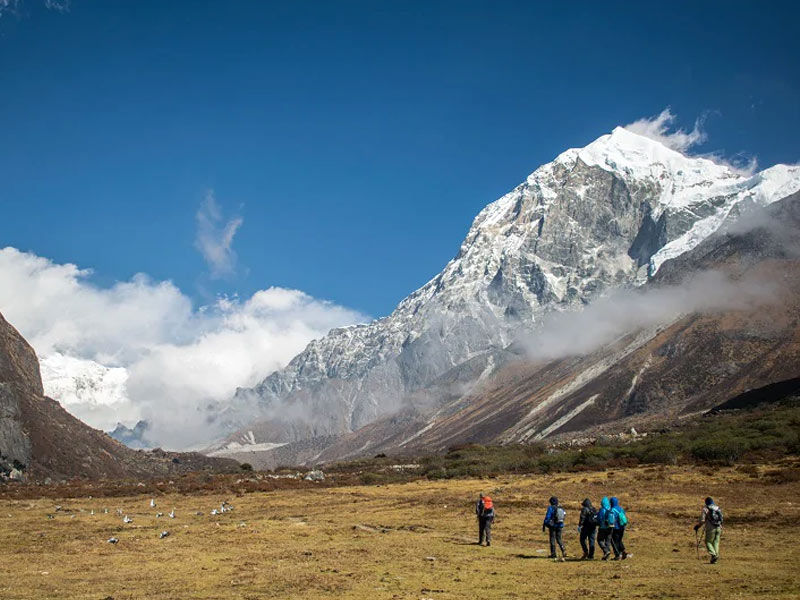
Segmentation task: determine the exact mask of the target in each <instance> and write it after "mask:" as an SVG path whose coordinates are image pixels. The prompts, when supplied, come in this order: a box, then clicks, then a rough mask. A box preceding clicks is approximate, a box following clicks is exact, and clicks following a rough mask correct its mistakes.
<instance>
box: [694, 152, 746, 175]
mask: <svg viewBox="0 0 800 600" xmlns="http://www.w3.org/2000/svg"><path fill="white" fill-rule="evenodd" d="M700 156H702V157H703V158H707V159H709V160H713V161H714V162H715V163H717V164H718V165H724V166H726V167H728V168H729V169H730V170H731V171H733V172H734V173H738V174H739V175H743V176H745V177H750V176H751V175H755V173H756V171H758V158H757V157H755V156H750V155H748V154H745V153H739V154H736V155H734V156H731V157H730V158H727V157H725V156H723V155H722V153H721V152H709V153H707V154H701V155H700Z"/></svg>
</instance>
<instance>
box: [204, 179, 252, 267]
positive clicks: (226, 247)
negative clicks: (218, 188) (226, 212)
mask: <svg viewBox="0 0 800 600" xmlns="http://www.w3.org/2000/svg"><path fill="white" fill-rule="evenodd" d="M195 218H196V220H197V235H196V236H195V241H194V246H195V248H197V250H198V251H199V252H200V254H202V255H203V258H204V259H205V261H206V264H207V265H208V267H209V269H210V270H211V277H212V278H215V279H216V278H219V277H226V276H229V275H233V273H234V272H235V270H236V253H235V252H234V251H233V238H234V236H235V235H236V232H237V231H238V230H239V227H241V225H242V223H243V222H244V219H242V217H240V216H234V217H232V218H230V219H228V220H227V221H225V219H224V217H223V215H222V209H221V207H220V206H219V204H218V203H217V201H216V199H215V198H214V192H213V190H212V191H209V192H208V193H207V194H206V197H205V199H204V200H203V202H202V203H201V204H200V208H199V209H198V211H197V214H196V215H195Z"/></svg>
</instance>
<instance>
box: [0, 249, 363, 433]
mask: <svg viewBox="0 0 800 600" xmlns="http://www.w3.org/2000/svg"><path fill="white" fill-rule="evenodd" d="M90 275H91V271H90V270H87V269H81V268H79V267H77V266H76V265H73V264H58V263H54V262H52V261H50V260H48V259H46V258H43V257H40V256H36V255H34V254H30V253H26V252H21V251H19V250H17V249H15V248H10V247H9V248H4V249H2V250H0V312H2V313H3V314H4V315H5V317H6V318H7V319H8V321H9V322H10V323H11V324H12V325H14V326H15V327H16V328H17V329H18V330H19V331H20V332H21V333H22V334H23V336H25V338H26V339H27V340H28V341H29V342H30V343H31V345H32V346H33V347H34V348H35V349H36V351H37V354H38V355H39V356H40V358H43V359H44V360H43V361H42V362H43V372H44V373H45V375H48V374H52V385H50V386H49V387H48V382H45V389H46V391H47V392H48V393H54V390H55V392H59V393H60V395H62V398H58V397H57V398H56V399H58V400H60V401H62V403H63V404H64V405H65V406H68V407H69V410H70V411H71V412H72V413H73V414H75V415H76V416H78V417H79V418H82V419H85V420H86V421H87V422H88V423H89V424H90V425H92V426H94V427H99V428H102V429H108V428H111V427H113V426H114V424H115V423H116V422H117V420H118V419H120V418H121V419H123V420H125V421H126V422H127V423H128V424H132V423H133V422H135V420H137V419H146V420H148V421H150V422H151V429H150V430H149V431H148V433H149V434H150V435H151V437H152V439H153V441H154V442H157V443H159V444H161V445H163V446H165V447H169V448H181V447H185V446H187V445H189V444H192V443H196V442H197V441H200V440H206V441H207V440H208V437H207V436H210V435H213V434H214V433H215V432H214V431H213V430H212V426H211V425H210V424H209V423H208V419H207V416H208V415H207V414H205V413H204V412H203V409H204V407H206V406H208V405H209V404H212V403H215V402H224V401H225V400H226V399H228V398H229V396H230V395H231V394H232V392H233V391H234V390H235V389H236V388H237V387H238V386H252V385H254V384H255V383H257V382H258V381H260V380H261V379H262V378H263V377H265V376H266V375H267V374H269V373H270V372H272V371H273V370H275V369H277V368H280V367H282V366H283V365H285V364H286V363H287V362H288V361H289V360H290V359H291V358H292V357H293V356H295V355H296V354H297V353H299V352H300V351H301V350H302V349H303V348H304V347H305V346H306V345H307V344H308V342H309V341H311V340H312V339H314V338H318V337H321V336H323V335H324V334H325V333H327V331H328V330H330V329H331V328H333V327H339V326H343V325H348V324H353V323H357V322H363V321H365V320H366V317H365V316H364V315H362V314H359V313H358V312H355V311H352V310H349V309H347V308H344V307H341V306H337V305H335V304H331V303H329V302H325V301H321V300H317V299H315V298H312V297H310V296H308V295H307V294H305V293H303V292H301V291H298V290H290V289H283V288H275V287H272V288H269V289H265V290H261V291H258V292H256V293H255V294H253V295H252V296H251V297H250V298H247V299H239V298H236V297H234V298H219V299H217V300H216V301H215V302H214V303H213V304H210V305H208V306H203V307H201V308H199V309H196V308H194V307H193V306H192V302H191V300H190V299H189V298H188V297H187V296H185V295H184V294H183V293H182V292H181V291H180V290H179V289H178V288H177V287H176V286H175V285H174V284H173V283H171V282H169V281H154V280H152V279H151V278H149V277H148V276H146V275H142V274H139V275H136V276H134V277H133V278H131V280H130V281H124V282H119V283H117V284H115V285H113V286H112V287H110V288H100V287H97V286H95V285H93V284H92V283H91V281H90V280H89V277H90ZM64 357H66V358H64ZM75 361H79V362H75ZM115 367H116V368H124V369H125V371H126V373H127V378H124V377H123V383H124V386H123V388H122V389H124V394H123V393H122V392H120V391H119V390H120V389H121V388H120V377H121V376H122V375H121V373H120V372H119V371H111V372H106V371H107V370H108V369H109V368H112V369H113V368H115ZM48 369H49V370H48ZM104 369H105V370H106V371H103V370H104ZM65 373H69V374H74V373H78V374H79V375H82V376H83V379H81V378H80V377H79V378H78V383H77V384H73V383H71V382H72V381H73V380H72V379H70V378H66V377H65V376H64V375H65ZM98 373H99V374H100V377H99V378H98ZM98 380H99V381H107V382H108V386H109V387H108V388H107V389H105V388H103V386H102V385H101V386H100V388H101V389H99V390H97V389H96V390H92V389H91V386H90V384H92V383H93V382H96V381H98ZM59 381H60V383H58V382H59ZM81 381H83V382H84V384H85V386H89V388H86V387H85V386H84V389H75V387H74V386H76V385H77V386H78V387H80V385H81V383H80V382H81ZM70 385H72V386H73V387H72V388H70ZM51 388H52V389H51ZM54 395H55V394H54Z"/></svg>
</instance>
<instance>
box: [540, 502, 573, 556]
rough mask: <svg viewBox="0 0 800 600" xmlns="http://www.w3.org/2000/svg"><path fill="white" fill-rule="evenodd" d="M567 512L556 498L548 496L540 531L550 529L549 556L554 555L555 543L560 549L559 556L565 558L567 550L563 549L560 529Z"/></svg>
mask: <svg viewBox="0 0 800 600" xmlns="http://www.w3.org/2000/svg"><path fill="white" fill-rule="evenodd" d="M566 516H567V512H566V511H565V510H564V509H563V508H561V505H560V504H559V503H558V498H556V497H555V496H552V497H551V498H550V506H548V507H547V512H546V513H545V515H544V521H543V522H542V531H544V530H545V528H546V529H548V530H549V531H550V558H557V557H556V544H558V547H559V548H560V549H561V558H562V560H563V559H566V558H567V551H566V550H565V549H564V541H563V540H562V538H561V531H562V530H563V529H564V519H565V518H566Z"/></svg>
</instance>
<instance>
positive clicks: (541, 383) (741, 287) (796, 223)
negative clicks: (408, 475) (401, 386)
mask: <svg viewBox="0 0 800 600" xmlns="http://www.w3.org/2000/svg"><path fill="white" fill-rule="evenodd" d="M753 219H757V220H755V221H754V222H752V223H751V225H747V226H746V223H745V222H739V223H736V224H734V225H732V226H731V227H729V228H727V229H726V230H725V231H721V232H719V233H718V234H717V235H714V236H711V237H709V238H708V239H707V240H705V241H704V242H702V243H701V244H699V245H698V246H697V247H696V248H694V249H693V250H691V251H689V252H686V253H684V254H683V255H681V256H680V257H678V258H675V259H672V260H670V261H668V262H666V263H665V264H664V265H663V266H662V268H661V269H660V270H659V272H658V273H657V274H656V276H655V277H653V278H652V280H651V281H650V282H648V283H647V284H646V285H644V286H643V287H642V288H641V289H640V290H637V292H635V294H634V295H633V296H630V295H629V296H623V297H621V298H620V301H624V302H625V303H627V304H625V306H626V307H631V308H632V309H635V310H641V305H642V303H644V305H645V307H646V308H648V310H649V306H648V305H649V304H655V303H658V302H660V301H662V299H663V298H665V297H672V296H675V298H676V303H677V304H678V305H679V310H678V311H677V312H676V313H675V314H671V313H670V315H668V316H669V318H661V319H658V320H655V321H652V322H647V323H646V324H645V325H643V326H638V327H637V326H635V324H636V321H635V318H634V317H633V316H632V317H631V324H630V326H629V327H620V328H619V333H618V334H617V335H616V336H615V337H611V338H609V341H608V342H607V343H603V344H598V345H597V347H596V348H595V349H593V350H591V351H589V352H586V353H581V352H575V353H574V354H570V353H566V355H565V356H562V357H560V358H557V359H555V360H543V359H533V358H530V357H527V358H524V355H523V356H520V355H518V358H517V360H516V361H515V362H513V363H511V364H509V365H508V366H506V367H504V368H502V369H500V370H499V371H498V372H497V373H496V374H495V375H493V376H492V377H491V378H488V379H487V380H486V381H484V382H481V383H480V384H479V386H478V387H477V388H475V389H474V390H473V391H472V392H471V393H467V394H465V395H462V396H457V397H455V398H454V399H452V400H451V401H449V402H447V403H444V404H443V406H442V407H441V408H439V409H438V410H437V411H436V412H433V413H429V412H426V411H425V410H419V409H417V408H415V407H413V405H412V406H411V407H409V408H407V409H405V410H403V411H399V412H398V413H396V414H394V415H391V416H389V417H387V418H385V419H379V420H377V421H375V422H374V423H371V424H369V425H367V426H365V427H363V428H360V429H358V430H356V431H355V432H352V433H350V434H345V435H341V436H339V437H337V438H336V441H335V442H333V443H330V441H327V442H326V443H325V444H322V445H321V447H320V448H319V453H318V454H315V455H311V456H310V457H309V454H308V453H303V454H297V455H296V457H297V458H298V459H300V460H302V461H305V462H310V463H313V462H327V461H334V460H341V459H344V458H353V457H358V456H371V455H374V454H378V453H387V454H406V455H418V454H425V453H428V452H441V451H444V450H446V449H447V448H448V447H450V446H453V445H458V444H463V443H481V444H498V443H500V444H508V443H518V442H532V441H537V440H547V441H559V440H561V439H572V438H575V437H593V436H595V437H596V436H597V435H600V434H602V433H607V432H614V433H616V432H619V431H627V430H628V429H630V427H636V428H638V429H641V430H646V429H648V428H651V427H655V426H659V425H660V424H661V423H665V422H674V421H675V420H679V419H680V418H682V416H684V415H690V414H692V413H695V412H698V411H702V410H707V409H709V408H712V407H714V406H716V405H718V404H722V403H723V402H725V401H726V400H728V399H729V398H731V397H733V396H736V395H737V394H740V393H743V392H746V391H747V390H750V389H753V388H759V387H762V386H765V385H768V384H771V383H775V382H780V381H783V380H789V379H792V378H796V377H798V375H800V371H799V370H798V365H800V303H799V302H798V298H800V247H798V242H797V240H798V239H800V235H798V232H800V195H798V194H795V195H793V196H790V197H788V198H786V199H784V200H782V201H780V202H777V203H775V204H773V205H771V206H770V207H768V208H767V209H765V211H764V212H759V213H755V215H754V216H753ZM745 226H746V227H745ZM742 227H745V228H744V229H742ZM709 274H712V275H713V277H712V279H711V284H710V285H708V286H706V287H702V286H701V287H699V288H697V289H696V290H695V288H694V287H692V285H693V284H692V282H693V281H696V280H697V278H698V277H699V278H700V279H701V280H702V277H701V276H709ZM686 290H695V292H696V291H697V290H699V293H694V292H693V295H694V299H693V300H691V301H690V300H689V298H690V296H687V295H686V294H688V292H686ZM676 294H677V295H676ZM631 298H633V299H634V300H631ZM709 298H711V299H713V301H710V300H709ZM704 302H710V303H704ZM684 304H685V306H686V308H685V309H683V308H681V307H683V306H684ZM690 307H693V308H690ZM590 310H591V308H588V309H586V310H585V311H584V318H586V315H592V314H593V313H591V312H589V311H590ZM598 316H602V315H598ZM584 325H586V326H587V327H588V326H589V325H588V324H586V323H584ZM595 325H597V324H595ZM563 335H564V336H567V335H570V334H569V330H568V329H566V330H565V332H564V333H563ZM573 335H574V332H573ZM582 337H583V336H582V335H581V332H578V336H577V337H576V342H577V343H580V342H581V340H582ZM533 340H534V342H535V340H536V338H535V337H534V338H533ZM534 342H531V344H529V345H532V346H534V349H533V350H529V351H530V352H533V353H534V354H535V352H536V348H535V346H536V344H535V343H534ZM307 445H308V444H307V443H306V446H307ZM294 447H295V445H294V444H288V445H286V446H283V447H281V448H280V449H279V450H276V451H273V452H263V453H255V454H254V455H250V456H249V459H248V460H250V462H253V464H257V465H263V466H273V465H275V464H288V463H291V462H292V461H291V460H290V457H291V456H292V449H293V448H294Z"/></svg>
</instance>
